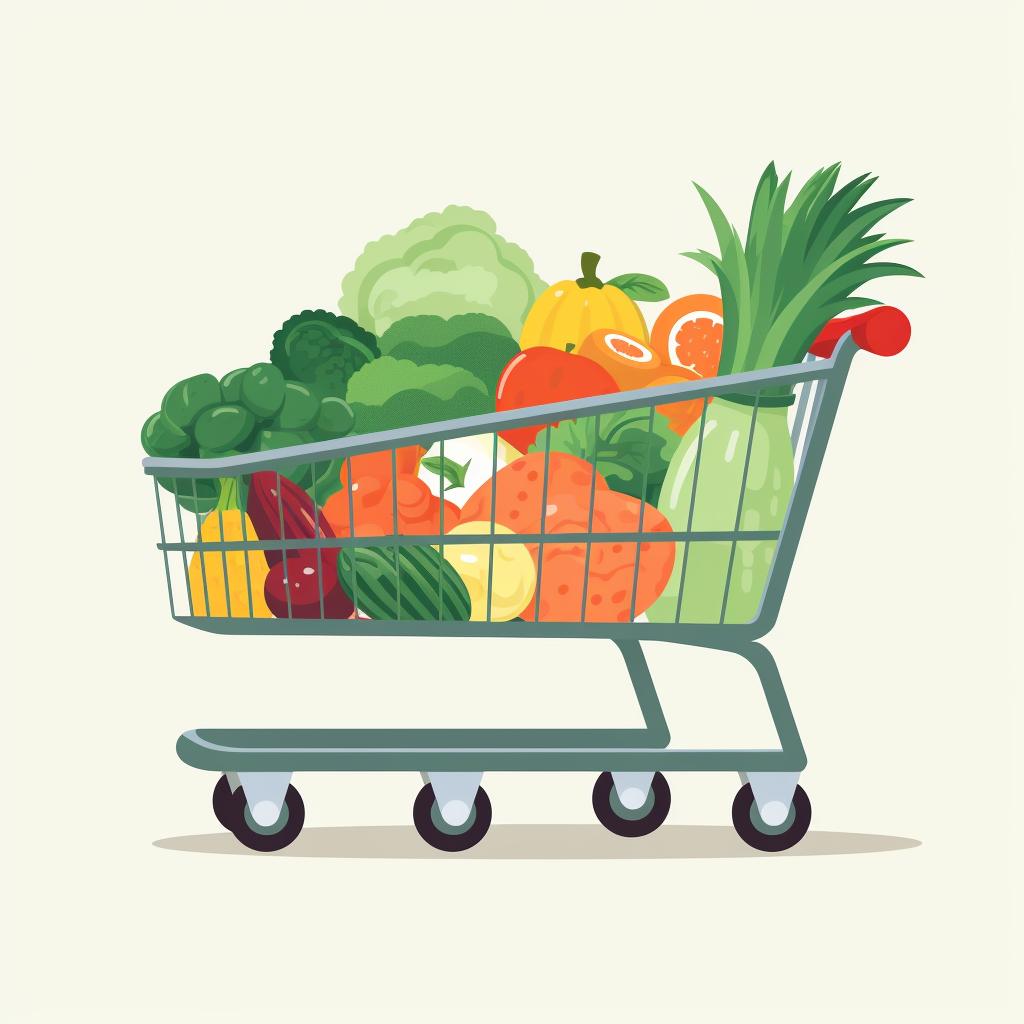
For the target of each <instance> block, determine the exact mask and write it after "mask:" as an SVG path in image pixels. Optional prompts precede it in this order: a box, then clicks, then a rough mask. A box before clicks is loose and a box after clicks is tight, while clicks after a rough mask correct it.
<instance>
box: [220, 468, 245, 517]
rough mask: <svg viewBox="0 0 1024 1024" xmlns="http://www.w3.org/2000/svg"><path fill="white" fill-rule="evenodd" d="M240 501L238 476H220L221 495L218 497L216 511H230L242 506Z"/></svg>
mask: <svg viewBox="0 0 1024 1024" xmlns="http://www.w3.org/2000/svg"><path fill="white" fill-rule="evenodd" d="M240 507H241V506H240V504H239V501H238V478H237V477H233V476H222V477H221V478H220V497H219V498H218V499H217V505H216V507H215V509H214V511H216V512H230V511H232V510H233V509H237V508H240Z"/></svg>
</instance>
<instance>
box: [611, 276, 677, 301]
mask: <svg viewBox="0 0 1024 1024" xmlns="http://www.w3.org/2000/svg"><path fill="white" fill-rule="evenodd" d="M605 284H610V285H613V286H614V287H616V288H618V289H619V291H621V292H625V293H626V294H627V295H628V296H629V297H630V298H631V299H633V300H634V301H636V302H662V301H664V300H665V299H667V298H668V288H667V287H666V286H665V283H664V282H663V281H659V280H658V278H656V277H651V275H650V274H619V276H618V277H613V278H612V279H611V280H610V281H605Z"/></svg>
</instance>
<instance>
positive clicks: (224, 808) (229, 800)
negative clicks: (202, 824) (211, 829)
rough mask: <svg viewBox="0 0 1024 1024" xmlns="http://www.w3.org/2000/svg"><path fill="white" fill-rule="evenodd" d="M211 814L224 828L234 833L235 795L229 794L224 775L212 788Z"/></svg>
mask: <svg viewBox="0 0 1024 1024" xmlns="http://www.w3.org/2000/svg"><path fill="white" fill-rule="evenodd" d="M213 813H214V815H215V816H216V818H217V820H218V821H219V822H220V823H221V825H223V827H224V828H226V829H227V830H228V831H229V832H234V830H235V821H236V815H237V809H236V807H235V794H234V793H232V792H231V786H230V785H229V784H228V777H227V776H226V775H222V776H221V777H220V778H219V779H218V780H217V785H216V786H214V787H213Z"/></svg>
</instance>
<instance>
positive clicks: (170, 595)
mask: <svg viewBox="0 0 1024 1024" xmlns="http://www.w3.org/2000/svg"><path fill="white" fill-rule="evenodd" d="M153 495H154V496H155V498H156V515H157V518H158V519H159V520H160V543H161V545H166V543H167V534H166V533H165V532H164V510H163V507H162V506H161V504H160V484H158V483H157V479H156V477H153ZM162 550H163V556H164V575H165V576H166V577H167V603H168V604H169V605H170V606H171V615H174V588H173V587H172V586H171V563H170V560H169V559H168V557H167V548H166V547H164V548H163V549H162ZM181 557H182V558H184V557H185V555H184V552H183V553H182V556H181Z"/></svg>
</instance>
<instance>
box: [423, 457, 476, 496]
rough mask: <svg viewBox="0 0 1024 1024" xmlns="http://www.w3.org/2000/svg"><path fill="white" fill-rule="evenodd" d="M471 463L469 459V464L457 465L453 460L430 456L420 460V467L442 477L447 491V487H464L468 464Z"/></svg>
mask: <svg viewBox="0 0 1024 1024" xmlns="http://www.w3.org/2000/svg"><path fill="white" fill-rule="evenodd" d="M472 461H473V460H472V459H470V460H469V462H466V463H459V462H456V461H455V460H454V459H442V458H441V457H440V456H439V455H431V456H429V457H428V458H425V459H420V465H421V466H422V467H423V468H424V469H426V470H429V471H430V472H431V473H436V474H437V475H438V476H443V477H444V480H445V489H446V490H447V489H448V488H449V487H465V486H466V473H468V472H469V464H470V462H472Z"/></svg>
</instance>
